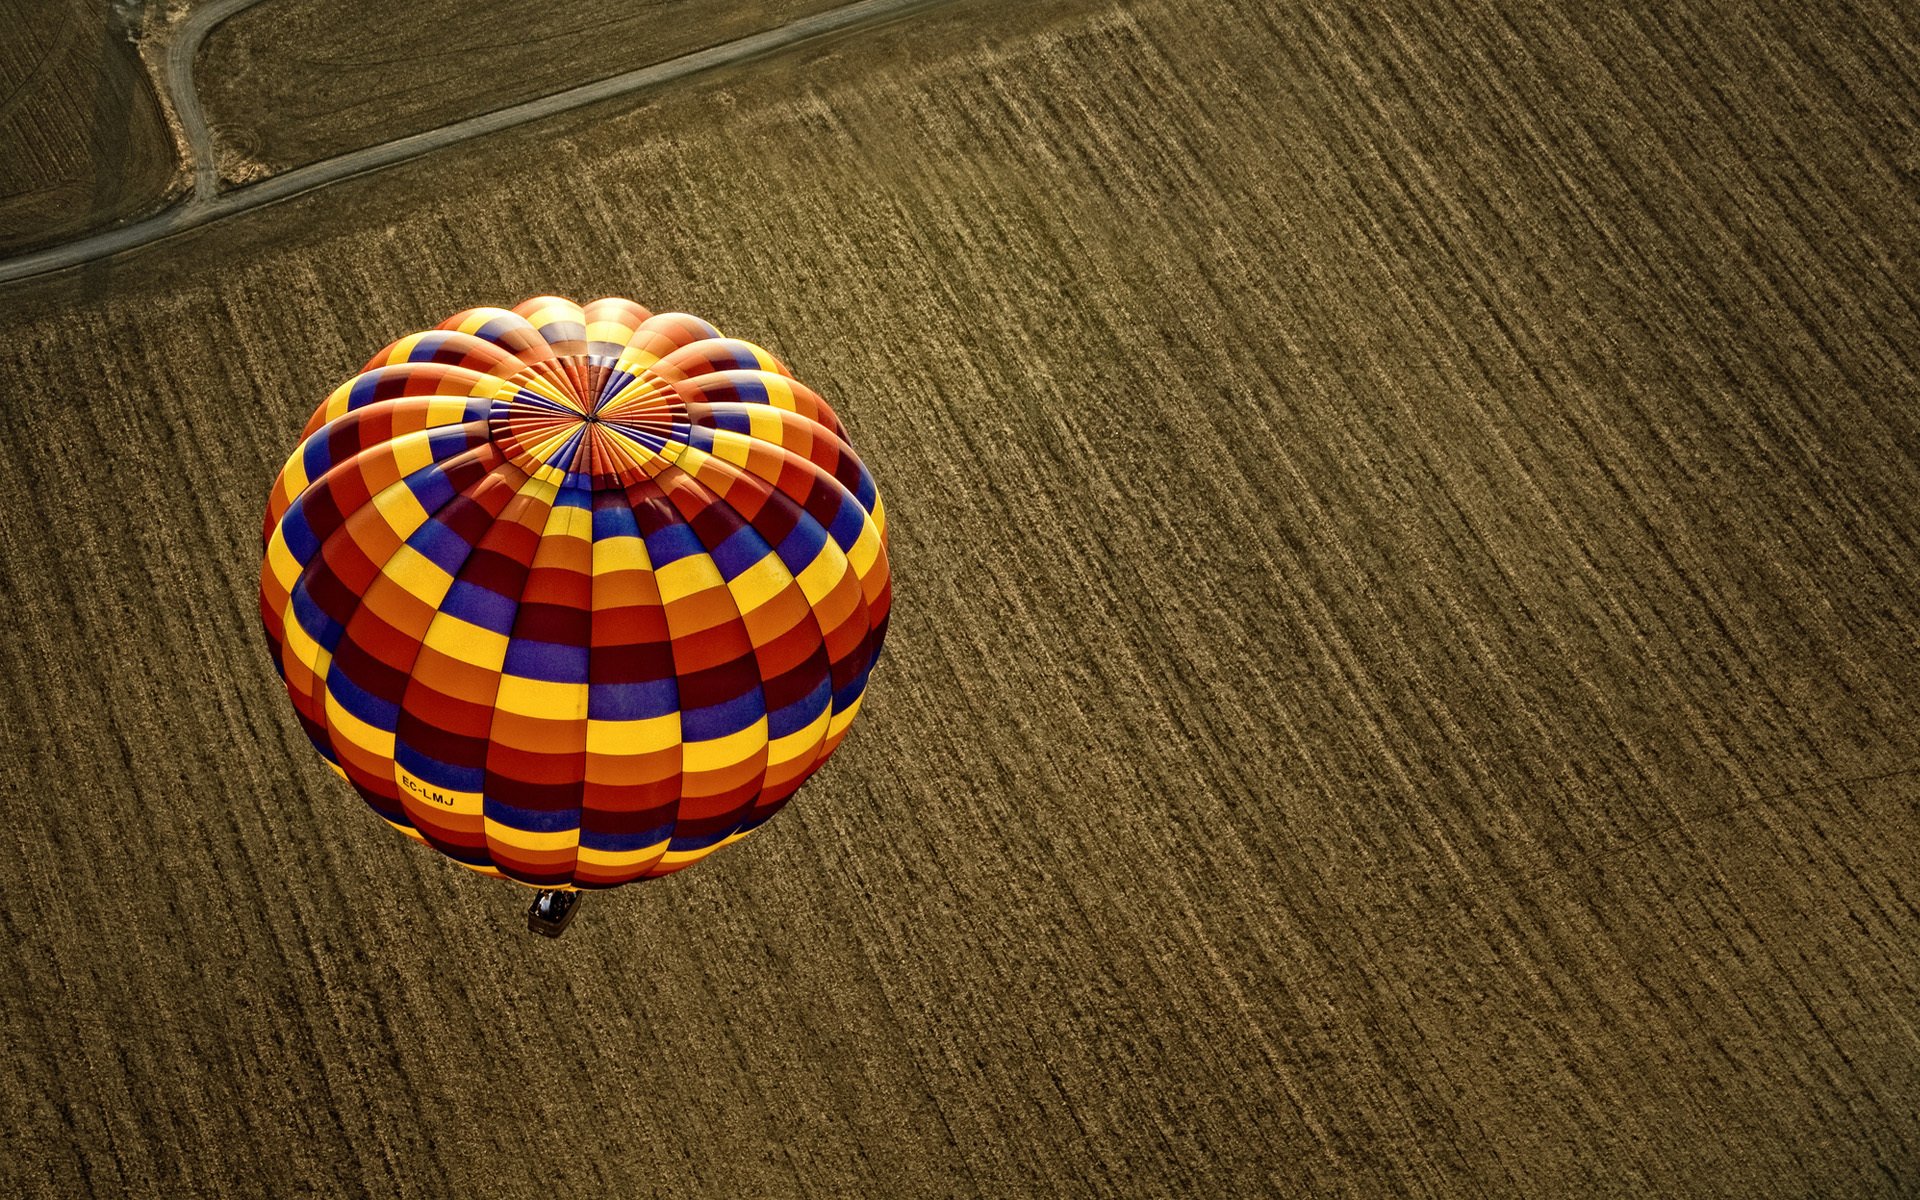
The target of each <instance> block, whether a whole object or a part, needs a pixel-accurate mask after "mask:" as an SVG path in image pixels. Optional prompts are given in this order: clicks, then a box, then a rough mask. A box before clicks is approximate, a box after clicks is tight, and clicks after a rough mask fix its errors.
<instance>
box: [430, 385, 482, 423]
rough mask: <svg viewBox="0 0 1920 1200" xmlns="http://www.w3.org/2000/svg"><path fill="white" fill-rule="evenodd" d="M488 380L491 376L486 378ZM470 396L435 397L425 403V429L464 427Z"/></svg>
mask: <svg viewBox="0 0 1920 1200" xmlns="http://www.w3.org/2000/svg"><path fill="white" fill-rule="evenodd" d="M487 378H488V379H491V378H493V376H491V375H489V376H487ZM470 399H471V396H435V397H433V398H432V399H430V400H428V401H427V428H429V429H437V428H439V427H441V426H443V425H464V424H465V423H466V415H467V403H468V401H469V400H470Z"/></svg>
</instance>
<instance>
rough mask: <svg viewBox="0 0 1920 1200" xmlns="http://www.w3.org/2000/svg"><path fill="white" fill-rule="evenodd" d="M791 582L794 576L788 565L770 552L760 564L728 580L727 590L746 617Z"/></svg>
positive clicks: (755, 564)
mask: <svg viewBox="0 0 1920 1200" xmlns="http://www.w3.org/2000/svg"><path fill="white" fill-rule="evenodd" d="M791 582H793V574H792V573H791V572H789V571H788V570H787V564H786V563H783V562H781V561H780V556H779V555H778V554H775V553H774V552H773V551H771V550H769V551H767V553H766V555H765V556H764V557H763V558H761V560H760V561H759V562H757V563H754V564H753V565H752V566H750V567H748V568H747V569H746V570H744V571H742V572H740V573H739V574H738V575H735V576H734V577H733V578H732V579H729V580H727V590H728V591H730V592H732V593H733V602H734V604H735V605H737V606H738V607H739V609H740V612H741V615H743V616H744V615H745V614H747V613H750V612H752V611H753V610H754V609H756V608H759V607H760V606H761V605H762V604H765V603H766V602H767V601H769V600H771V599H773V598H774V597H775V596H777V595H779V594H780V593H781V592H782V591H784V590H785V589H786V586H787V585H788V584H789V583H791Z"/></svg>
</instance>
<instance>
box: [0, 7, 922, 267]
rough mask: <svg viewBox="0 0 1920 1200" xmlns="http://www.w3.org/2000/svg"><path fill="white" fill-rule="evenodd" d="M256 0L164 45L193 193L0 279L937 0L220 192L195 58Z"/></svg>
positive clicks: (737, 44)
mask: <svg viewBox="0 0 1920 1200" xmlns="http://www.w3.org/2000/svg"><path fill="white" fill-rule="evenodd" d="M256 2H257V0H214V2H213V3H210V4H208V5H206V6H205V7H204V8H196V9H195V10H194V11H193V12H192V14H191V15H189V16H188V18H187V19H186V20H185V21H184V22H182V24H181V26H180V28H179V30H177V31H176V33H175V36H174V39H173V41H172V42H171V43H170V44H169V45H168V47H167V55H166V81H165V82H166V87H167V90H168V91H169V93H171V95H172V99H173V107H174V112H175V114H176V115H177V116H178V117H179V119H180V125H181V130H182V132H183V133H184V134H185V136H186V139H187V143H188V146H189V148H190V150H191V152H192V154H193V159H194V164H193V165H194V172H193V175H194V186H193V195H192V197H191V198H190V199H188V200H186V201H185V202H183V203H181V204H179V205H176V206H175V207H173V208H170V209H168V210H166V211H165V212H162V213H159V214H156V215H155V216H152V217H148V218H146V219H145V220H142V221H136V222H134V223H133V224H131V225H123V226H120V227H119V228H117V229H109V230H105V231H102V232H100V233H95V234H90V235H88V236H86V237H83V238H79V239H77V240H75V241H71V242H65V243H62V244H61V245H58V246H50V247H48V248H46V249H44V250H36V251H34V252H32V253H30V254H22V255H19V256H18V257H15V258H9V259H6V260H4V261H0V283H11V282H13V281H15V280H19V279H27V278H31V277H32V276H35V275H45V274H48V273H50V272H53V271H63V270H66V269H67V268H69V267H77V266H80V265H82V264H84V263H89V262H93V261H95V260H96V259H101V258H106V257H107V256H109V255H113V254H119V253H121V252H122V251H126V250H134V249H138V248H139V247H141V246H145V245H148V244H150V243H152V242H157V241H159V240H160V239H161V238H165V237H170V236H172V235H173V234H176V233H181V232H184V231H185V230H188V229H193V228H196V227H198V226H201V225H205V224H207V223H209V222H211V221H218V220H220V219H221V218H223V217H231V216H234V215H236V214H239V213H243V212H249V211H251V210H253V209H256V208H260V207H262V206H264V205H268V204H274V203H277V202H278V201H281V200H287V199H290V198H292V197H294V196H298V195H301V194H303V193H305V192H310V191H313V190H314V189H315V188H320V187H325V186H326V185H327V184H330V183H337V182H339V181H340V180H342V179H349V178H352V177H353V176H355V175H364V174H367V173H368V172H370V171H378V170H380V169H381V168H383V167H390V166H393V165H394V164H395V163H400V162H405V161H407V160H408V159H410V158H418V157H419V156H421V155H422V154H426V153H428V152H430V151H433V150H438V149H440V148H441V147H442V146H451V145H453V144H455V143H457V142H464V141H470V140H471V139H473V138H477V137H483V136H485V135H486V134H489V133H497V132H498V131H500V130H502V129H511V128H512V127H513V126H515V125H524V124H526V123H527V122H529V121H537V120H540V119H541V118H542V117H550V116H554V115H556V114H558V113H563V112H567V111H568V110H570V109H575V108H579V107H581V106H583V105H587V104H593V103H596V102H598V101H601V100H610V99H612V98H614V97H616V96H623V95H626V94H627V93H629V92H637V91H640V90H641V89H643V88H648V87H653V86H655V85H657V84H661V83H666V82H668V81H670V80H674V79H683V78H685V77H687V76H689V75H695V74H698V73H700V72H702V71H709V70H712V69H713V68H715V67H724V66H730V65H732V64H735V63H740V62H745V61H747V60H748V59H752V58H758V57H760V56H762V55H766V54H771V53H773V52H774V51H776V50H784V49H786V48H787V47H789V46H793V45H797V44H799V43H800V42H804V41H808V40H810V39H812V38H817V37H822V36H825V35H826V34H830V33H840V32H843V31H845V30H849V29H853V28H856V27H858V26H861V25H868V24H873V23H875V22H878V21H882V20H886V19H889V18H892V17H898V16H901V15H903V14H905V13H908V12H911V11H913V10H915V9H920V8H928V7H931V6H932V5H934V4H937V3H939V2H940V0H858V2H857V3H853V4H847V5H843V6H842V7H840V8H835V9H831V10H829V11H827V12H823V13H815V14H814V15H812V16H808V17H801V18H800V19H798V20H795V21H790V22H788V23H787V24H785V25H779V26H776V27H774V28H772V29H768V30H763V31H761V32H759V33H754V34H749V35H748V36H746V37H742V38H735V39H734V40H733V41H730V42H721V43H720V44H719V45H716V46H709V47H707V48H706V49H705V50H696V51H694V52H693V53H691V54H683V55H681V56H680V57H678V58H670V59H667V60H666V61H664V62H657V63H652V64H649V65H647V66H644V67H638V68H635V69H634V70H631V71H627V72H624V73H622V74H619V75H611V76H608V77H607V78H605V79H601V80H596V81H595V82H593V83H588V84H582V85H581V86H579V87H576V88H569V89H567V90H566V91H564V92H555V93H554V94H552V95H551V96H542V97H540V98H539V99H537V100H529V101H527V102H525V103H524V104H515V105H512V106H510V107H507V108H502V109H496V110H495V111H493V112H490V113H482V114H481V115H479V116H477V117H469V118H467V119H466V120H464V121H456V122H454V123H453V124H451V125H443V126H441V127H440V128H438V129H433V130H429V131H427V132H425V133H416V134H412V135H409V136H407V137H403V138H396V139H394V140H393V141H390V142H382V143H380V144H379V145H377V146H368V147H366V148H364V149H361V150H354V151H351V152H349V153H347V154H342V155H338V156H336V157H334V158H329V159H323V160H322V161H320V162H317V163H310V164H308V165H307V166H304V167H299V168H296V169H295V170H292V171H286V172H283V173H281V174H279V175H275V176H273V177H271V178H269V179H263V180H261V181H260V182H259V183H252V184H248V185H246V186H245V187H239V188H235V189H233V190H232V191H228V192H222V191H220V190H219V168H218V163H217V162H216V161H215V158H214V154H213V143H212V138H211V136H210V134H209V133H208V131H207V123H206V117H205V115H204V114H203V113H202V112H201V109H200V100H199V97H198V95H197V94H196V93H195V92H194V90H193V59H194V55H195V54H196V53H197V52H198V51H199V48H200V43H201V42H202V41H204V40H205V39H206V36H207V34H209V33H210V32H212V31H213V28H214V27H215V26H216V25H218V24H219V23H220V22H221V21H224V20H226V19H227V18H228V17H230V16H233V15H234V14H235V13H238V12H240V11H241V10H242V9H245V8H248V7H250V6H251V5H253V4H254V3H256Z"/></svg>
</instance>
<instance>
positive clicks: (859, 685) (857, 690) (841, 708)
mask: <svg viewBox="0 0 1920 1200" xmlns="http://www.w3.org/2000/svg"><path fill="white" fill-rule="evenodd" d="M871 674H873V663H872V662H871V661H869V662H868V663H867V666H866V669H865V670H863V671H861V672H860V674H858V675H856V676H854V678H853V682H852V683H849V684H848V685H847V686H845V687H843V688H841V689H840V690H839V691H837V692H835V693H834V694H833V711H835V712H845V711H847V710H848V709H849V708H852V707H853V702H854V701H855V700H858V699H859V698H860V694H861V693H862V692H865V691H866V690H867V677H868V676H869V675H871Z"/></svg>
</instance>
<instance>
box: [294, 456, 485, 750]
mask: <svg viewBox="0 0 1920 1200" xmlns="http://www.w3.org/2000/svg"><path fill="white" fill-rule="evenodd" d="M386 445H388V444H386V442H382V444H376V445H371V447H365V449H361V451H355V453H353V455H351V457H348V459H346V461H342V463H336V465H332V467H330V468H328V470H326V472H323V474H321V478H319V480H311V482H309V484H307V486H305V488H301V492H300V495H298V497H294V501H292V503H290V505H288V509H286V513H292V511H294V509H296V507H301V509H303V501H307V497H309V495H315V493H321V495H324V497H326V499H328V501H330V499H332V490H334V486H338V484H340V482H344V480H348V476H353V474H355V472H357V470H359V461H361V457H363V455H369V453H372V451H376V449H386ZM484 447H486V444H482V445H476V447H463V449H461V451H459V453H457V455H449V459H457V457H463V455H465V453H472V451H484ZM442 463H444V461H430V463H426V465H424V467H420V468H419V470H432V468H436V467H440V465H442ZM336 474H338V476H340V478H338V480H334V476H336ZM357 478H361V480H365V476H363V474H359V476H357ZM407 478H409V476H401V478H399V480H396V482H394V484H390V486H388V488H382V493H386V492H388V490H390V488H397V486H405V482H407ZM328 480H334V482H328ZM367 503H372V497H369V501H367ZM355 511H357V509H355ZM286 513H282V516H280V520H282V522H284V520H286ZM349 518H351V513H342V515H340V524H338V526H336V528H332V530H330V532H328V534H326V536H324V538H319V540H317V541H315V547H313V555H311V557H309V559H307V561H303V563H300V576H298V578H296V580H294V584H292V586H290V588H288V595H286V601H284V609H282V628H284V624H286V622H288V620H294V622H298V620H300V616H298V612H296V597H298V595H300V589H301V586H307V593H309V597H311V578H313V574H315V572H313V568H315V564H321V566H324V568H326V570H328V572H330V570H332V568H330V564H326V547H328V545H334V541H336V538H340V536H342V534H346V532H348V522H349ZM309 532H311V526H309ZM349 540H351V536H349ZM355 547H357V549H359V543H357V541H355ZM296 561H298V559H296ZM369 563H371V557H369ZM380 566H384V563H380V564H376V570H378V568H380ZM363 599H365V597H363V595H355V597H353V609H349V611H348V614H346V616H348V620H351V616H353V612H355V611H357V609H359V603H361V601H363ZM315 607H319V605H317V603H315ZM323 614H324V616H326V620H330V622H332V620H334V616H332V614H330V612H324V611H323ZM348 620H338V624H340V636H342V637H344V636H346V624H348ZM301 632H307V630H305V624H301ZM307 636H309V637H313V636H311V632H307ZM313 639H315V641H319V637H313ZM336 647H338V639H336V641H334V647H321V649H323V651H324V653H326V659H328V660H326V670H323V672H313V674H315V684H317V689H315V691H313V693H311V699H309V705H311V707H313V710H315V712H317V716H315V718H313V720H315V724H317V726H319V728H321V730H324V732H326V737H328V745H326V749H324V751H323V755H324V756H328V758H330V760H332V762H336V764H338V762H340V756H338V747H336V745H334V743H332V733H334V732H332V726H330V722H328V720H326V701H324V695H326V678H328V674H330V672H332V655H334V651H336ZM284 653H290V649H288V647H284V645H282V657H284ZM309 670H311V668H309Z"/></svg>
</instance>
